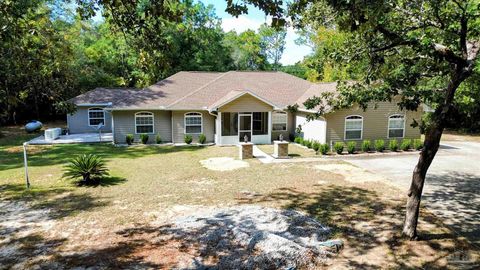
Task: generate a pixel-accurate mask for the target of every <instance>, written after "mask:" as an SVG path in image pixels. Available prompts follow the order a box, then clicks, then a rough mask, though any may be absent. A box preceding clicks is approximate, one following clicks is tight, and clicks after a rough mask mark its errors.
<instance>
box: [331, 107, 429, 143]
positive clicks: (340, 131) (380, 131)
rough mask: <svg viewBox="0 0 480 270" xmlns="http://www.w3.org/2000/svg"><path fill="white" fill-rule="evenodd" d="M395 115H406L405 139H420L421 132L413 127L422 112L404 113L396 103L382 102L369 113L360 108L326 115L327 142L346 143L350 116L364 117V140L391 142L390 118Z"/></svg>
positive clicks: (370, 109) (368, 110)
mask: <svg viewBox="0 0 480 270" xmlns="http://www.w3.org/2000/svg"><path fill="white" fill-rule="evenodd" d="M393 114H406V116H405V138H410V139H418V138H420V130H419V129H418V127H417V128H413V127H411V124H412V122H413V120H414V119H415V120H417V121H419V120H420V118H421V116H422V112H421V111H417V112H412V111H407V112H405V111H402V110H400V109H399V108H398V106H397V105H396V104H395V103H389V102H381V103H378V107H377V108H376V109H374V107H373V105H372V106H369V108H368V109H367V111H365V112H364V111H363V110H362V109H361V108H359V107H358V106H355V107H353V108H351V109H343V110H339V111H336V112H332V113H329V114H327V115H325V118H326V120H327V123H328V126H327V142H328V143H330V142H331V141H333V142H335V141H344V132H345V117H347V116H349V115H360V116H362V117H363V138H362V140H376V139H384V140H389V139H388V138H387V137H388V136H387V133H388V117H389V116H391V115H393ZM359 141H360V140H359Z"/></svg>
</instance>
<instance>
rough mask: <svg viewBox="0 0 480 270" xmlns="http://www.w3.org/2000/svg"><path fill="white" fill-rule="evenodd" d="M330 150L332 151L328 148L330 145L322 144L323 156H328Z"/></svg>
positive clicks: (321, 151)
mask: <svg viewBox="0 0 480 270" xmlns="http://www.w3.org/2000/svg"><path fill="white" fill-rule="evenodd" d="M329 150H330V147H329V146H328V144H326V143H322V144H320V153H322V155H326V154H328V151H329Z"/></svg>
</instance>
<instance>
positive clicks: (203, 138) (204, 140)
mask: <svg viewBox="0 0 480 270" xmlns="http://www.w3.org/2000/svg"><path fill="white" fill-rule="evenodd" d="M206 141H207V137H206V136H205V134H200V135H199V136H198V142H199V143H201V144H204V143H205V142H206Z"/></svg>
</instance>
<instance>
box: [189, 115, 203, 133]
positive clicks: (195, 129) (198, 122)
mask: <svg viewBox="0 0 480 270" xmlns="http://www.w3.org/2000/svg"><path fill="white" fill-rule="evenodd" d="M200 133H202V114H201V113H195V112H194V113H186V114H185V134H200Z"/></svg>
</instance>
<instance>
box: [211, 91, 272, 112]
mask: <svg viewBox="0 0 480 270" xmlns="http://www.w3.org/2000/svg"><path fill="white" fill-rule="evenodd" d="M273 109H274V106H273V105H272V104H268V103H267V102H266V101H263V100H261V99H260V98H258V97H255V96H253V95H252V94H250V93H246V92H244V93H242V94H239V95H238V96H237V97H234V98H232V99H231V100H227V101H225V103H224V104H219V107H218V111H220V112H268V111H272V110H273Z"/></svg>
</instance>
